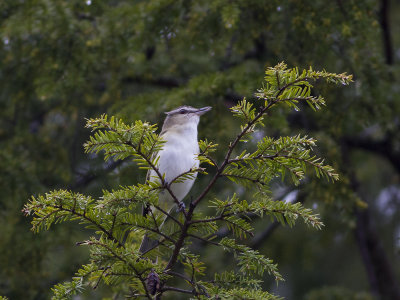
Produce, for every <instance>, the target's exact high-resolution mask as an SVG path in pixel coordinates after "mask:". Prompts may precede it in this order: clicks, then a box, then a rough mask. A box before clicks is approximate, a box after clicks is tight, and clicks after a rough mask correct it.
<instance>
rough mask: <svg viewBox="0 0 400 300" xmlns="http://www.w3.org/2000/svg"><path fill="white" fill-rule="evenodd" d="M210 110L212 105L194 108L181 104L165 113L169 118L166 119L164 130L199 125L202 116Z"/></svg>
mask: <svg viewBox="0 0 400 300" xmlns="http://www.w3.org/2000/svg"><path fill="white" fill-rule="evenodd" d="M210 110H211V106H206V107H202V108H194V107H191V106H187V105H184V106H180V107H178V108H176V109H174V110H171V111H168V112H166V113H165V114H166V115H167V118H166V119H165V121H164V125H163V128H162V130H163V131H166V130H168V129H171V128H177V127H186V126H197V124H199V121H200V116H201V115H203V114H205V113H206V112H208V111H210Z"/></svg>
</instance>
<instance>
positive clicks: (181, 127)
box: [140, 106, 211, 253]
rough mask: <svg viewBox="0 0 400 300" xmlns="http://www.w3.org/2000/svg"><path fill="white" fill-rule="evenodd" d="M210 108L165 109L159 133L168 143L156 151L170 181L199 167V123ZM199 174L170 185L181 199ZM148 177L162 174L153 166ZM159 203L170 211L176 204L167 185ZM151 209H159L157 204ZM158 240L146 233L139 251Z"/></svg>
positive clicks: (184, 107)
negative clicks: (158, 173) (166, 110)
mask: <svg viewBox="0 0 400 300" xmlns="http://www.w3.org/2000/svg"><path fill="white" fill-rule="evenodd" d="M209 110H211V107H210V106H207V107H203V108H194V107H191V106H181V107H178V108H176V109H174V110H171V111H169V112H166V115H167V117H166V119H165V121H164V124H163V126H162V130H161V134H160V136H161V137H162V139H163V140H164V141H165V143H164V145H163V148H162V150H160V151H159V152H158V153H157V154H156V155H157V156H158V157H159V159H158V163H157V168H158V170H159V172H160V174H161V175H163V176H164V178H165V182H166V183H167V184H168V183H171V182H172V181H173V180H174V179H175V178H176V177H178V176H179V175H181V174H183V173H185V172H187V171H189V170H190V169H196V168H198V166H199V161H198V160H197V158H196V155H197V154H198V153H199V145H198V141H197V125H198V124H199V121H200V116H201V115H203V114H204V113H206V112H208V111H209ZM196 176H197V173H195V174H194V176H193V177H192V178H187V179H185V180H184V181H182V182H173V183H172V184H171V186H170V189H171V191H172V193H173V194H174V195H175V197H176V199H177V200H178V201H179V202H181V201H182V200H183V199H184V198H185V196H186V195H187V194H188V193H189V191H190V189H191V188H192V186H193V183H194V181H195V179H196ZM147 180H149V181H152V182H160V178H159V176H158V175H157V173H156V172H155V171H154V170H150V171H149V172H148V174H147ZM182 203H183V202H182ZM158 205H159V206H160V207H161V208H162V209H163V210H164V211H166V212H169V211H170V210H171V209H172V208H173V207H174V206H175V201H174V199H173V197H172V196H171V195H170V193H169V192H168V191H167V190H166V189H163V190H161V191H160V193H159V196H158ZM180 208H181V207H180ZM150 209H152V211H153V212H154V213H156V210H155V209H154V208H150ZM148 212H149V211H148V210H147V212H146V209H144V214H146V213H148ZM157 243H158V241H157V240H153V239H151V238H149V237H148V236H147V235H145V236H144V238H143V241H142V244H141V245H140V252H141V253H145V252H147V251H149V250H150V249H152V248H154V247H155V246H156V245H157Z"/></svg>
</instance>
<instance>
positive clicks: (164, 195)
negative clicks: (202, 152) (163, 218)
mask: <svg viewBox="0 0 400 300" xmlns="http://www.w3.org/2000/svg"><path fill="white" fill-rule="evenodd" d="M196 125H197V124H196ZM162 137H163V139H164V140H165V144H164V146H163V149H162V150H161V151H160V152H159V153H158V156H159V160H158V165H157V166H158V169H159V171H160V173H161V174H165V175H164V176H165V181H166V182H167V183H170V182H172V181H173V180H174V179H176V177H177V176H179V175H181V174H182V173H184V172H187V171H188V170H190V169H191V168H197V167H198V166H199V161H198V160H197V159H196V155H197V154H198V153H199V146H198V142H197V126H186V128H178V130H168V131H167V132H166V133H165V134H163V136H162ZM150 176H151V180H152V181H154V180H157V181H158V179H157V178H156V177H157V175H156V174H155V172H154V171H151V173H150ZM196 176H197V173H196V174H195V176H194V178H192V179H186V180H185V181H184V182H179V183H177V182H175V183H173V184H172V185H171V190H172V192H173V193H174V195H175V196H176V198H177V199H178V200H179V201H182V200H183V198H185V196H186V195H187V194H188V192H189V191H190V189H191V188H192V185H193V182H194V180H195V177H196ZM159 200H160V202H161V201H163V202H169V203H170V204H171V202H172V203H173V199H172V197H171V196H170V195H169V193H168V191H162V192H161V193H160V199H159ZM164 204H166V203H164Z"/></svg>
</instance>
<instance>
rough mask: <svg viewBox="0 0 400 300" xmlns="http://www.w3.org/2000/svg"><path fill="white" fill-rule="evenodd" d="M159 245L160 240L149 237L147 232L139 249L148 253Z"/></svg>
mask: <svg viewBox="0 0 400 300" xmlns="http://www.w3.org/2000/svg"><path fill="white" fill-rule="evenodd" d="M157 245H158V240H154V239H152V238H149V237H148V236H147V234H145V235H144V237H143V240H142V244H140V248H139V251H140V253H146V252H147V251H149V250H151V249H153V248H155V247H156V246H157Z"/></svg>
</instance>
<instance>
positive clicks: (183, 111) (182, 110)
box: [179, 108, 187, 114]
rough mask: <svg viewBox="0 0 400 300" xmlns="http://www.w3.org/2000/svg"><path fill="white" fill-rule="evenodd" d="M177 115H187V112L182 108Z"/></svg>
mask: <svg viewBox="0 0 400 300" xmlns="http://www.w3.org/2000/svg"><path fill="white" fill-rule="evenodd" d="M179 113H180V114H186V113H187V110H186V109H184V108H182V109H181V110H179Z"/></svg>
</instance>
